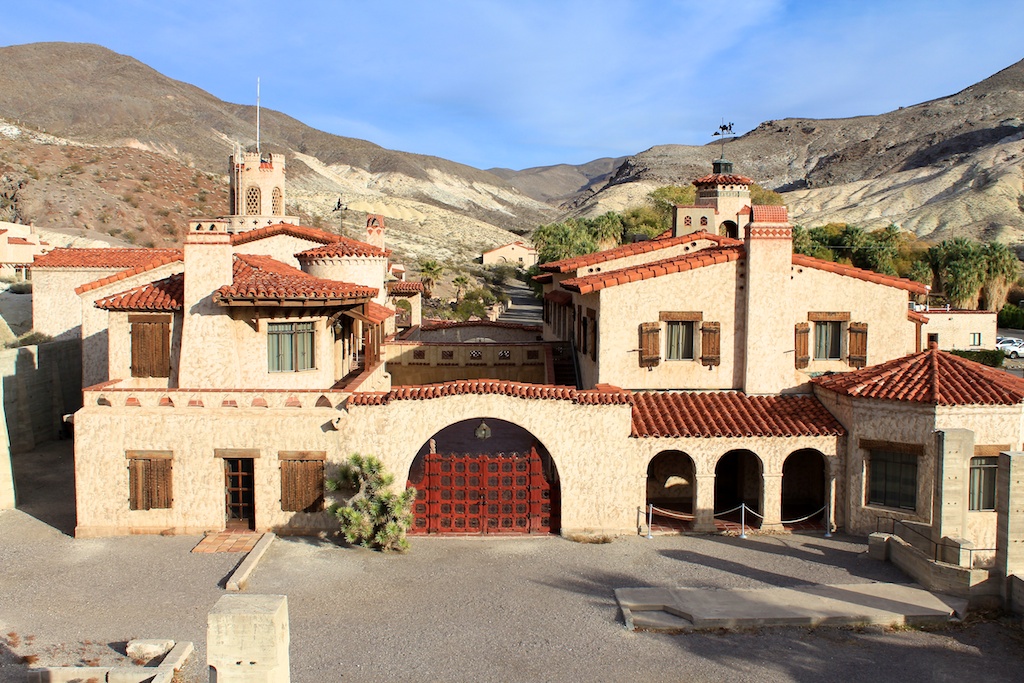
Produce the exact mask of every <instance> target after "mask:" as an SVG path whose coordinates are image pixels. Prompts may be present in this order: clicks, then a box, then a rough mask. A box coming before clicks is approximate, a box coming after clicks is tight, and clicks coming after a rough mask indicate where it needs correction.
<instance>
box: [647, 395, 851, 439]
mask: <svg viewBox="0 0 1024 683" xmlns="http://www.w3.org/2000/svg"><path fill="white" fill-rule="evenodd" d="M633 397H634V403H633V433H632V436H634V437H704V438H709V437H744V436H839V435H842V434H844V433H845V430H844V429H843V426H842V425H841V424H839V422H837V421H836V419H835V418H834V417H832V414H831V413H829V412H828V410H826V409H825V407H824V406H823V405H821V403H820V402H819V401H818V400H817V399H816V398H814V397H813V396H747V395H745V394H742V393H739V392H662V391H651V392H646V391H645V392H637V393H635V394H634V395H633Z"/></svg>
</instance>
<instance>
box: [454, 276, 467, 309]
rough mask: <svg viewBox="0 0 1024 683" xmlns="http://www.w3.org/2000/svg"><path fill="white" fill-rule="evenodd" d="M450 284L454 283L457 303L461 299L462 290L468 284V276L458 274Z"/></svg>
mask: <svg viewBox="0 0 1024 683" xmlns="http://www.w3.org/2000/svg"><path fill="white" fill-rule="evenodd" d="M452 284H453V285H455V303H459V302H460V301H462V292H463V290H464V289H465V288H466V287H468V286H469V278H468V277H466V276H465V275H459V276H458V277H456V278H455V279H454V280H452Z"/></svg>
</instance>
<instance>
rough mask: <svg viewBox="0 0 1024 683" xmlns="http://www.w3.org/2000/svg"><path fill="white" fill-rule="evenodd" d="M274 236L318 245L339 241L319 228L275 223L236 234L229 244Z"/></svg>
mask: <svg viewBox="0 0 1024 683" xmlns="http://www.w3.org/2000/svg"><path fill="white" fill-rule="evenodd" d="M275 235H290V236H292V237H298V238H300V239H304V240H309V241H310V242H319V243H320V244H330V243H331V242H336V241H338V240H339V239H341V235H336V234H334V233H333V232H327V231H326V230H321V229H320V228H310V227H308V226H305V225H292V224H291V223H275V224H274V225H268V226H265V227H262V228H256V229H255V230H246V231H245V232H237V233H235V234H234V235H232V236H231V244H232V245H233V246H238V245H239V244H246V243H247V242H255V241H256V240H261V239H264V238H265V237H273V236H275Z"/></svg>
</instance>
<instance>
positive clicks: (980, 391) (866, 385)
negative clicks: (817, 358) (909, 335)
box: [811, 348, 1024, 406]
mask: <svg viewBox="0 0 1024 683" xmlns="http://www.w3.org/2000/svg"><path fill="white" fill-rule="evenodd" d="M811 381H812V382H814V383H815V384H817V385H818V386H819V387H821V388H822V389H827V390H828V391H833V392H835V393H837V394H845V395H847V396H857V397H861V398H876V399H881V400H887V401H906V402H910V403H926V404H931V405H940V406H962V405H1015V404H1017V403H1020V402H1021V401H1024V379H1021V378H1020V377H1017V376H1015V375H1011V374H1010V373H1008V372H1003V371H1002V370H996V369H995V368H990V367H988V366H986V365H981V364H980V363H975V362H974V361H969V360H967V359H966V358H961V357H960V356H955V355H953V354H952V353H947V352H946V351H940V350H938V349H937V348H932V349H927V350H926V351H922V352H920V353H915V354H912V355H909V356H904V357H903V358H897V359H896V360H891V361H889V362H887V363H882V364H880V365H874V366H871V367H868V368H864V369H863V370H856V371H854V372H845V373H841V374H836V375H823V376H821V377H815V378H814V379H812V380H811Z"/></svg>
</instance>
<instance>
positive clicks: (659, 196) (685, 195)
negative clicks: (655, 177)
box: [647, 185, 697, 232]
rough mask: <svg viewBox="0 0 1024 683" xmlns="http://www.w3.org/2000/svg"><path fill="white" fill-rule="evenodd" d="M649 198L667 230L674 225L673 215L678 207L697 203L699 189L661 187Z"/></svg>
mask: <svg viewBox="0 0 1024 683" xmlns="http://www.w3.org/2000/svg"><path fill="white" fill-rule="evenodd" d="M647 197H648V199H650V200H651V201H652V202H654V210H655V211H657V212H658V214H659V215H660V216H661V218H662V221H661V222H662V224H663V225H664V226H665V230H667V229H668V227H669V226H671V225H672V215H673V214H674V213H675V210H676V207H677V206H689V205H692V204H693V203H694V202H696V201H697V188H696V187H694V186H693V185H685V186H680V185H668V186H666V187H659V188H658V189H657V190H654V191H653V192H651V193H650V194H648V195H647ZM663 232H664V231H663Z"/></svg>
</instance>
